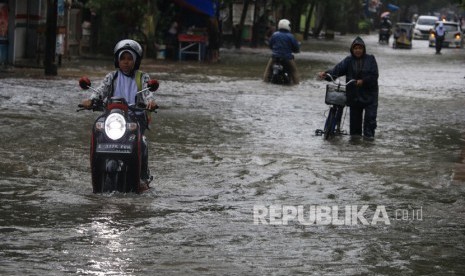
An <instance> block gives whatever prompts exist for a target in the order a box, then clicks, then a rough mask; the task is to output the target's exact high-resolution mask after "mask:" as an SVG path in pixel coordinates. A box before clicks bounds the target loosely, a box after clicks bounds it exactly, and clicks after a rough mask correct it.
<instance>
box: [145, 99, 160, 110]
mask: <svg viewBox="0 0 465 276" xmlns="http://www.w3.org/2000/svg"><path fill="white" fill-rule="evenodd" d="M146 108H147V109H148V110H150V111H154V110H155V109H157V108H158V105H157V103H156V102H155V101H154V100H151V101H149V103H148V104H147V107H146Z"/></svg>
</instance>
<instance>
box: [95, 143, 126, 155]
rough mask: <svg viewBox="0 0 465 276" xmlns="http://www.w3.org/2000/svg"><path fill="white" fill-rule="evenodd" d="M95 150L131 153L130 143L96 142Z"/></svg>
mask: <svg viewBox="0 0 465 276" xmlns="http://www.w3.org/2000/svg"><path fill="white" fill-rule="evenodd" d="M96 151H97V152H102V153H132V145H125V144H112V143H104V144H98V145H97V149H96Z"/></svg>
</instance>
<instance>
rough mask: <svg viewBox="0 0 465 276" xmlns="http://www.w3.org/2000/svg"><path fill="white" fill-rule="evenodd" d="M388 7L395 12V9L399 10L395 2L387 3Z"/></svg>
mask: <svg viewBox="0 0 465 276" xmlns="http://www.w3.org/2000/svg"><path fill="white" fill-rule="evenodd" d="M387 8H388V10H390V11H392V12H395V11H397V10H398V9H399V7H398V6H396V5H393V4H388V5H387Z"/></svg>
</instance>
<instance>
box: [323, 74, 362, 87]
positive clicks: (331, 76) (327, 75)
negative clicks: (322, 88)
mask: <svg viewBox="0 0 465 276" xmlns="http://www.w3.org/2000/svg"><path fill="white" fill-rule="evenodd" d="M326 77H329V78H330V79H331V82H332V83H334V84H337V85H346V86H347V85H349V84H351V83H353V82H356V81H357V80H356V79H351V80H349V81H348V82H346V83H340V82H339V83H337V82H336V80H335V79H334V77H333V75H331V74H329V73H326Z"/></svg>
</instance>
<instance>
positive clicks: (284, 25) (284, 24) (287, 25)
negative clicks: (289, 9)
mask: <svg viewBox="0 0 465 276" xmlns="http://www.w3.org/2000/svg"><path fill="white" fill-rule="evenodd" d="M281 29H284V30H288V31H289V32H290V31H291V22H290V21H289V20H287V19H281V20H279V23H278V30H281Z"/></svg>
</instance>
